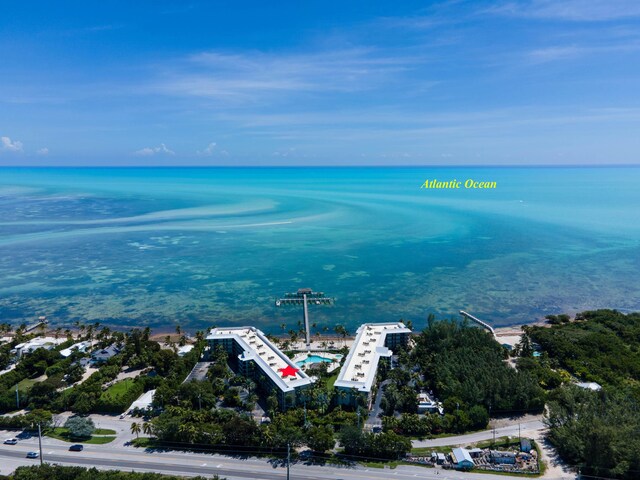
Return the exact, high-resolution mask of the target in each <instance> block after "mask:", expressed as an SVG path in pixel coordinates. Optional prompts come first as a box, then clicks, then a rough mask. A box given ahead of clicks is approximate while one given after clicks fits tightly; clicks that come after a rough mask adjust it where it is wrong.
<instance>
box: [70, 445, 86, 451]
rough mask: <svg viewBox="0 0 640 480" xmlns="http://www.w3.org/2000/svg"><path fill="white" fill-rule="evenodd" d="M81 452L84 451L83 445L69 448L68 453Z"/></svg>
mask: <svg viewBox="0 0 640 480" xmlns="http://www.w3.org/2000/svg"><path fill="white" fill-rule="evenodd" d="M82 450H84V445H80V444H79V443H78V444H76V445H71V446H70V447H69V451H70V452H81V451H82Z"/></svg>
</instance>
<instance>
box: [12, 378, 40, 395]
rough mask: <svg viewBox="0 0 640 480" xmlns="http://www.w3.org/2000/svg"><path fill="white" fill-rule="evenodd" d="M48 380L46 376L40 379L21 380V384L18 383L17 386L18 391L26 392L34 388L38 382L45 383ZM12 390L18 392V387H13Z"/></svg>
mask: <svg viewBox="0 0 640 480" xmlns="http://www.w3.org/2000/svg"><path fill="white" fill-rule="evenodd" d="M46 379H47V376H46V375H42V376H40V377H38V378H25V379H24V380H21V381H20V382H18V384H17V386H18V391H20V392H26V391H27V390H29V389H30V388H31V387H33V386H34V385H35V384H36V383H38V382H44V381H45V380H46ZM11 390H12V391H14V392H15V390H16V385H14V386H13V387H11Z"/></svg>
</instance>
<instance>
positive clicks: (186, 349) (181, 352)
mask: <svg viewBox="0 0 640 480" xmlns="http://www.w3.org/2000/svg"><path fill="white" fill-rule="evenodd" d="M191 350H193V345H183V346H182V347H178V355H179V356H181V357H182V356H183V355H186V354H187V353H189V352H190V351H191Z"/></svg>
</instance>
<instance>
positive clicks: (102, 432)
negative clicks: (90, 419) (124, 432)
mask: <svg viewBox="0 0 640 480" xmlns="http://www.w3.org/2000/svg"><path fill="white" fill-rule="evenodd" d="M93 434H94V435H115V434H116V431H115V430H111V429H110V428H96V429H95V430H94V431H93Z"/></svg>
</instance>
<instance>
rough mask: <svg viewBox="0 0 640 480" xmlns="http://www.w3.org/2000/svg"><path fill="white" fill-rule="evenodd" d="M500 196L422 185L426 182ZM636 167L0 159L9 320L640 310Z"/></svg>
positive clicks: (131, 321) (1, 283)
mask: <svg viewBox="0 0 640 480" xmlns="http://www.w3.org/2000/svg"><path fill="white" fill-rule="evenodd" d="M454 178H455V179H458V180H462V181H464V180H466V179H470V178H471V179H474V180H484V181H496V182H497V188H496V189H495V190H473V189H464V188H461V189H456V190H428V189H420V188H419V187H420V185H421V184H422V183H423V182H424V181H425V180H427V179H429V180H432V179H437V180H441V181H448V180H452V179H454ZM639 186H640V168H212V169H203V168H185V169H180V168H122V169H99V168H96V169H73V168H49V169H26V168H25V169H14V168H3V169H0V321H10V322H12V323H19V322H22V321H29V320H32V319H33V318H34V317H36V316H38V315H47V317H48V318H49V319H50V320H51V321H52V322H53V323H60V324H65V323H66V324H71V323H73V322H74V321H76V320H81V321H84V322H94V321H100V322H102V323H103V324H114V325H122V326H127V327H129V326H140V325H150V326H152V327H156V328H158V327H160V328H167V329H173V326H174V325H175V324H176V323H179V324H181V325H182V326H183V327H188V328H192V329H195V328H204V327H206V326H209V325H212V324H217V325H241V324H253V325H256V326H259V327H260V328H262V329H264V330H266V331H269V332H274V333H278V332H280V331H281V327H280V325H281V324H282V323H285V324H286V325H287V327H286V329H287V330H288V329H290V328H295V326H296V324H297V322H298V320H299V319H300V317H301V313H300V312H299V311H298V310H295V309H294V310H289V309H287V310H285V309H276V307H275V306H274V300H275V298H276V297H277V296H279V295H282V294H283V293H285V292H288V291H295V290H296V289H297V288H300V287H311V288H313V289H315V290H320V291H324V292H325V293H327V294H329V295H332V296H335V297H336V299H337V302H336V304H335V306H333V307H314V308H312V311H311V316H312V321H315V322H317V324H318V326H319V328H321V327H324V326H329V327H332V326H333V325H335V324H338V323H340V324H343V325H347V326H348V327H350V328H351V329H352V330H353V328H354V327H356V326H357V325H359V324H360V323H362V322H375V321H390V320H398V319H400V318H403V319H410V320H412V321H413V322H414V325H416V326H417V327H420V326H422V325H424V322H425V318H426V316H427V314H428V313H430V312H434V313H436V314H438V315H442V316H451V315H455V314H456V312H457V311H458V310H460V309H464V310H467V311H470V312H472V313H474V314H476V315H477V316H479V317H480V318H482V319H484V320H487V321H489V322H491V323H493V324H495V325H508V324H514V323H519V322H526V321H533V320H536V319H538V318H540V317H541V316H544V315H546V314H549V313H560V312H575V311H579V310H583V309H590V308H600V307H611V308H618V309H620V310H637V309H640V281H638V278H639V277H638V276H639V274H640V188H639Z"/></svg>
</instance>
